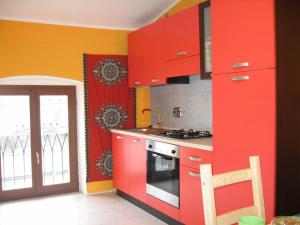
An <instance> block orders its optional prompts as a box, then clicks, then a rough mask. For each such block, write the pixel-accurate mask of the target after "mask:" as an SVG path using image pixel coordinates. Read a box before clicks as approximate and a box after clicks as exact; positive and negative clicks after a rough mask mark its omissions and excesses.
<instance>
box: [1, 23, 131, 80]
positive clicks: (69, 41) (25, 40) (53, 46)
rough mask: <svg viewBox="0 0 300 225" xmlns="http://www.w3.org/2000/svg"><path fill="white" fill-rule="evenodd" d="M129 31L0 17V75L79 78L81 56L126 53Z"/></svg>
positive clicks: (80, 76) (81, 72) (80, 78)
mask: <svg viewBox="0 0 300 225" xmlns="http://www.w3.org/2000/svg"><path fill="white" fill-rule="evenodd" d="M127 33H128V31H117V30H101V29H91V28H79V27H69V26H59V25H47V24H39V23H25V22H14V21H5V20H0V51H1V52H0V78H1V77H6V76H17V75H54V76H59V77H64V78H70V79H76V80H82V79H83V70H82V69H83V68H82V55H83V53H94V54H124V55H126V54H127Z"/></svg>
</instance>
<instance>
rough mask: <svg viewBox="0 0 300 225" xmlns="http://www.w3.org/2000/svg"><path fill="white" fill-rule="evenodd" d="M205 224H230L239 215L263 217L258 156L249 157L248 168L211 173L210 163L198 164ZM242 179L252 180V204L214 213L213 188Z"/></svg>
mask: <svg viewBox="0 0 300 225" xmlns="http://www.w3.org/2000/svg"><path fill="white" fill-rule="evenodd" d="M200 174H201V185H202V196H203V208H204V218H205V225H230V224H235V223H238V222H239V218H240V217H241V216H260V217H262V218H265V206H264V196H263V189H262V181H261V172H260V162H259V157H258V156H252V157H250V168H248V169H243V170H237V171H233V172H228V173H222V174H218V175H212V169H211V165H210V164H204V165H201V166H200ZM244 181H252V189H253V191H252V192H253V200H254V205H252V206H249V207H246V208H242V209H237V210H234V211H231V212H228V213H225V214H222V215H218V216H217V215H216V206H215V196H214V189H216V188H220V187H223V186H227V185H232V184H236V183H240V182H244Z"/></svg>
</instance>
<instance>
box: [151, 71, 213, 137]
mask: <svg viewBox="0 0 300 225" xmlns="http://www.w3.org/2000/svg"><path fill="white" fill-rule="evenodd" d="M211 85H212V82H211V80H201V79H200V76H191V77H190V84H169V85H164V86H156V87H155V86H154V87H151V107H152V108H159V109H160V110H161V119H162V122H163V125H164V126H165V127H171V128H184V129H190V128H191V129H198V130H209V131H212V86H211ZM174 107H181V108H182V116H181V117H180V118H176V117H174V116H173V108H174ZM156 123H157V114H153V116H152V125H153V126H155V125H156Z"/></svg>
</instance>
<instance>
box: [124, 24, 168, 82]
mask: <svg viewBox="0 0 300 225" xmlns="http://www.w3.org/2000/svg"><path fill="white" fill-rule="evenodd" d="M128 74H129V86H130V87H137V86H148V85H156V84H164V83H165V82H166V79H165V78H164V76H163V75H164V59H163V21H157V22H155V23H153V24H150V25H148V26H146V27H143V28H141V29H139V30H137V31H134V32H131V33H129V35H128Z"/></svg>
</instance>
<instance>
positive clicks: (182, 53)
mask: <svg viewBox="0 0 300 225" xmlns="http://www.w3.org/2000/svg"><path fill="white" fill-rule="evenodd" d="M199 29H200V25H199V6H198V5H196V6H193V7H191V8H189V9H187V10H184V11H182V12H180V13H178V14H175V15H172V16H170V17H167V18H166V19H165V20H164V56H165V71H166V76H180V75H192V74H200V37H199V35H200V32H199Z"/></svg>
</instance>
